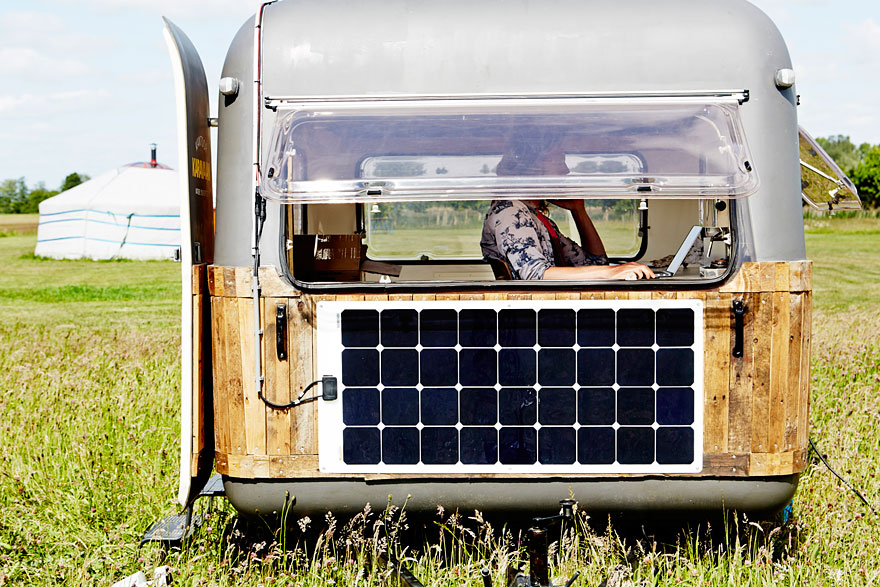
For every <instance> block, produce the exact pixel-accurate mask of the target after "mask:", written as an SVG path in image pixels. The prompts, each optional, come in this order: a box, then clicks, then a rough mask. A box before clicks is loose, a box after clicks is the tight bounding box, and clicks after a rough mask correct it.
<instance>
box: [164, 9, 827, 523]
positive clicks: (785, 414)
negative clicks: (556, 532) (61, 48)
mask: <svg viewBox="0 0 880 587" xmlns="http://www.w3.org/2000/svg"><path fill="white" fill-rule="evenodd" d="M168 28H169V32H170V35H171V37H173V38H174V40H175V42H176V44H177V46H178V47H182V46H185V45H187V43H188V41H186V40H185V36H184V35H183V34H182V33H181V32H180V31H179V29H176V28H175V27H173V25H171V24H170V23H169V25H168ZM183 53H186V51H183ZM188 60H191V58H188V57H186V56H184V57H183V59H182V61H183V62H184V63H186V62H187V61H188ZM195 60H196V61H197V57H196V58H195ZM185 68H186V65H184V69H185ZM790 76H791V62H790V59H789V56H788V52H787V49H786V46H785V43H784V42H783V40H782V38H781V36H780V34H779V32H778V30H777V29H776V27H775V26H774V25H773V23H772V22H771V21H770V20H769V19H768V18H767V17H766V16H765V15H764V14H763V13H762V12H761V11H759V10H758V9H757V8H755V7H754V6H752V5H751V4H749V3H747V2H745V1H738V0H733V1H730V0H724V1H705V0H700V1H695V0H671V1H669V2H662V3H658V2H651V1H648V0H625V1H621V2H607V1H575V0H556V1H549V2H547V1H542V2H533V1H529V0H512V1H511V0H503V1H502V0H483V1H480V2H458V1H453V2H443V3H433V4H431V3H415V2H401V1H397V2H381V3H379V2H372V3H367V2H350V1H340V2H325V1H321V2H317V1H311V0H307V1H294V0H286V1H281V2H275V3H269V4H265V5H263V6H262V8H261V10H260V12H259V13H258V14H257V15H256V16H255V18H254V19H252V20H251V21H249V22H247V23H245V25H244V26H243V27H242V28H241V29H240V31H239V33H238V34H237V36H236V37H235V39H234V41H233V43H232V45H231V47H230V49H229V53H228V55H227V59H226V63H225V66H224V69H223V80H221V96H220V100H219V113H218V124H219V132H218V137H219V140H218V155H217V167H218V169H217V171H216V174H215V177H216V236H215V238H214V240H213V257H212V258H211V257H206V256H205V255H202V257H201V258H200V259H199V258H198V254H199V253H200V252H201V251H202V250H203V249H205V247H204V243H201V242H200V243H199V245H198V246H195V245H193V251H194V253H193V255H192V256H193V260H192V264H191V267H192V268H190V265H187V266H185V267H184V271H185V273H186V272H189V271H191V272H192V274H191V277H192V279H191V282H192V283H191V287H192V289H191V291H190V290H186V291H185V293H184V296H185V300H186V303H185V306H189V310H185V312H184V335H183V336H184V338H187V336H188V333H189V332H192V333H193V336H192V338H191V340H190V343H189V344H190V345H191V355H185V357H184V360H185V364H187V363H186V361H190V362H189V363H188V364H190V365H192V366H193V367H192V369H191V370H190V369H186V370H185V371H186V373H188V374H189V373H190V372H191V375H185V377H184V378H185V380H187V378H188V381H189V383H188V384H186V381H185V385H184V392H183V396H184V397H183V400H182V403H183V406H184V410H183V416H182V419H183V420H184V422H183V426H182V428H183V434H182V441H183V443H182V444H183V446H182V450H181V453H182V470H181V493H180V499H181V501H182V502H184V503H185V502H187V501H188V500H189V499H190V497H191V496H192V494H193V492H194V490H197V489H198V485H199V480H200V479H202V478H204V475H205V474H206V473H208V472H210V469H211V465H212V463H213V466H214V467H215V469H216V470H217V471H218V472H220V473H222V474H223V479H224V485H225V488H226V492H227V495H228V497H229V499H230V501H231V502H232V503H233V505H235V507H236V508H238V509H239V510H241V511H248V512H257V511H259V512H270V511H277V510H279V509H280V508H281V507H282V506H283V505H284V503H285V499H286V498H285V495H288V492H289V495H291V496H294V498H295V503H294V508H295V509H296V510H297V511H302V512H317V511H327V510H332V511H334V512H336V511H343V512H355V511H359V510H360V509H361V508H362V507H363V505H364V504H365V503H366V502H373V503H377V502H384V501H385V500H386V499H387V496H388V495H389V494H390V495H393V499H394V500H395V501H396V502H402V501H403V500H404V499H406V498H407V496H408V495H410V496H411V497H410V498H409V501H408V505H407V507H408V508H412V509H421V510H429V509H434V508H435V507H436V505H438V504H442V505H444V506H445V507H447V508H449V507H459V508H465V509H468V508H478V509H480V510H512V511H513V510H526V511H534V510H552V509H556V507H557V504H558V502H559V500H560V499H561V498H565V497H568V496H569V494H572V495H573V497H574V498H576V499H577V500H578V501H579V502H580V503H581V504H582V506H583V507H585V508H587V509H601V510H675V509H688V510H711V509H719V508H737V509H746V510H771V509H774V508H778V507H780V506H782V505H784V504H785V503H787V502H788V500H789V499H791V497H792V495H793V493H794V491H795V489H796V486H797V479H798V475H799V474H800V472H802V471H803V470H804V468H805V462H806V450H807V440H808V436H807V430H808V404H809V349H810V345H809V338H810V296H811V283H810V264H809V261H807V260H806V254H805V248H804V236H803V221H802V213H801V177H800V166H799V153H798V126H797V114H796V102H797V96H796V92H795V87H794V86H793V85H792V82H793V80H791V79H790ZM184 78H186V76H185V75H184V76H181V77H180V79H181V80H182V81H181V86H180V87H183V86H184V85H185V84H184V81H183V80H184ZM180 87H179V92H180V91H181V90H180ZM179 96H180V94H179ZM180 112H181V115H180V116H182V117H184V119H185V117H186V114H185V113H183V111H182V110H181V111H180ZM182 120H183V119H182ZM522 129H526V130H525V131H523V130H522ZM189 132H190V135H188V138H187V141H188V142H189V143H194V144H195V142H194V139H193V138H192V136H191V135H192V133H193V132H194V131H192V130H190V131H189ZM517 132H520V133H521V134H522V133H525V135H526V139H527V140H534V141H536V142H540V141H541V140H544V139H545V138H546V137H547V136H548V134H551V135H553V136H554V137H555V138H554V139H553V140H555V141H556V142H557V143H558V144H561V145H562V148H563V149H564V150H565V152H566V163H567V165H568V167H569V168H570V169H571V170H572V171H571V173H570V174H568V175H567V176H565V177H546V176H529V175H528V174H520V176H514V177H503V176H501V175H499V174H497V173H495V166H497V164H498V162H499V160H500V159H501V158H502V157H503V156H504V151H505V149H506V148H507V147H506V145H509V143H510V141H511V140H512V139H511V136H512V135H514V134H516V133H517ZM529 133H531V134H529ZM560 137H561V138H560ZM191 155H192V154H191V153H190V154H189V155H186V157H187V159H186V161H185V162H184V163H185V167H188V168H190V170H191V172H192V173H191V176H192V178H195V179H196V180H198V181H201V182H202V183H204V182H205V181H207V182H208V185H209V187H210V180H211V177H210V175H211V174H210V169H209V168H208V170H207V173H206V172H205V169H204V166H203V165H202V164H201V163H199V164H197V163H196V159H198V157H194V156H191ZM208 161H210V158H208ZM197 172H198V173H197ZM192 178H191V182H192ZM206 178H207V179H206ZM187 188H188V189H190V190H192V189H195V188H192V187H191V186H187ZM190 193H194V192H192V191H191V192H190ZM201 193H202V194H204V190H203V191H202V192H201ZM208 193H210V192H208ZM542 198H549V199H558V200H564V199H572V198H587V199H589V200H590V202H592V204H591V205H590V206H591V207H590V208H589V209H590V210H591V214H592V215H593V217H594V219H597V224H600V225H601V224H602V223H601V222H599V220H598V216H597V215H602V214H604V216H603V218H604V219H605V220H607V226H608V227H609V229H608V230H609V232H608V233H607V234H608V235H611V233H613V232H614V228H613V227H615V226H616V227H617V230H618V232H620V233H621V234H623V235H624V237H623V240H622V241H621V242H622V244H620V245H619V247H618V248H619V250H618V249H615V251H616V252H615V251H611V250H609V255H610V256H612V257H616V258H617V259H618V260H621V261H626V260H638V261H641V262H647V261H648V260H652V259H659V258H662V257H664V256H670V255H672V254H674V253H676V252H677V250H678V249H679V248H680V247H682V250H683V251H684V250H687V251H690V253H689V263H688V265H687V267H686V268H685V269H683V270H681V271H680V272H679V273H677V274H676V275H675V276H673V277H672V278H670V279H666V280H643V281H621V280H613V279H612V280H593V281H579V282H573V281H562V282H555V283H552V284H550V283H548V282H546V281H540V280H538V281H529V280H505V279H501V278H500V277H502V276H501V275H500V274H499V273H497V272H493V268H492V267H490V266H489V264H487V263H486V261H485V260H483V259H482V258H481V256H480V254H479V246H478V243H479V238H480V229H479V224H480V220H481V216H482V213H483V212H484V211H485V210H486V209H487V208H488V206H489V202H490V200H493V199H542ZM474 202H478V204H474ZM475 210H476V212H475ZM193 214H194V216H195V215H199V214H201V215H202V216H204V215H205V214H207V212H205V211H202V212H193ZM468 214H470V215H471V220H470V221H469V222H470V224H467V222H465V221H466V220H467V217H468V216H467V215H468ZM474 215H476V217H477V219H476V220H473V217H474ZM560 218H561V217H560ZM621 219H622V220H621ZM560 221H562V220H560ZM615 223H616V224H615ZM204 224H207V223H204ZM460 224H467V226H466V227H464V228H462V227H461V226H460ZM603 226H604V225H603ZM695 226H696V227H698V228H697V229H696V230H695V231H694V230H693V229H694V227H695ZM602 230H604V229H603V228H602V226H600V232H602ZM468 231H470V232H468ZM210 232H211V231H210V230H208V229H204V230H203V233H202V234H201V236H198V235H197V233H198V231H195V232H194V236H193V240H198V239H202V240H210V239H211V238H212V236H214V235H212V234H210ZM689 233H690V234H691V235H692V237H691V238H690V240H688V239H685V242H684V243H683V242H682V238H683V237H684V236H685V235H687V234H689ZM605 234H606V233H603V238H605ZM405 235H410V237H409V238H410V240H409V241H407V242H404V241H406V239H405V238H404V236H405ZM444 237H448V238H449V240H450V241H453V240H456V239H458V241H461V243H458V244H456V245H455V246H450V245H449V243H446V242H443V239H444ZM608 238H610V239H612V240H613V236H609V237H608ZM458 241H456V242H458ZM614 246H615V247H617V246H618V245H614ZM456 247H459V248H456ZM208 248H209V249H210V247H208ZM255 259H256V260H257V264H258V271H256V270H255V269H254V267H255ZM614 260H615V259H614V258H613V259H612V261H614ZM496 269H497V268H496ZM496 276H497V277H498V278H496ZM208 308H209V309H208ZM184 347H185V349H186V347H187V344H186V343H185V344H184ZM209 365H210V368H209V367H208V366H209Z"/></svg>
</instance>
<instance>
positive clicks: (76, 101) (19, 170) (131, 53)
mask: <svg viewBox="0 0 880 587" xmlns="http://www.w3.org/2000/svg"><path fill="white" fill-rule="evenodd" d="M658 1H659V0H658ZM753 3H754V4H756V5H757V6H758V7H759V8H761V9H762V10H764V11H765V12H766V13H767V14H768V15H769V16H770V17H771V18H772V19H773V20H774V22H776V25H777V26H778V27H779V29H780V30H781V31H782V34H783V36H784V37H785V39H786V41H787V43H788V47H789V52H790V53H791V56H792V61H793V63H794V68H795V71H796V74H797V88H798V93H799V94H800V95H801V106H800V108H799V116H800V122H801V124H803V125H804V126H805V127H806V128H807V129H808V130H809V131H810V132H811V134H813V135H814V136H827V135H830V134H838V133H839V134H844V135H849V136H850V137H851V138H852V140H853V141H854V142H856V143H861V142H869V143H872V144H877V143H880V112H878V109H880V77H878V75H877V74H878V72H880V1H877V0H837V1H836V2H835V1H832V0H755V1H754V2H753ZM256 5H257V2H256V1H254V0H30V1H28V2H14V1H12V0H0V80H3V83H2V85H0V180H3V179H8V178H17V177H25V179H26V181H27V183H28V185H31V186H32V185H34V184H36V183H37V182H39V181H44V182H45V183H46V185H47V186H48V187H50V188H52V187H57V186H58V185H59V184H60V183H61V181H62V179H63V178H64V176H65V175H67V174H68V173H70V172H72V171H79V172H82V173H87V174H89V175H92V176H95V175H98V174H100V173H101V172H103V171H106V170H108V169H112V168H114V167H117V166H119V165H121V164H124V163H129V162H132V161H142V160H145V159H148V158H149V144H150V143H151V142H153V141H155V142H156V143H158V145H159V160H160V161H161V162H163V163H166V164H169V165H171V166H173V167H176V162H177V142H176V122H175V110H174V88H173V83H172V79H171V66H170V61H169V58H168V55H167V52H166V49H165V42H164V40H163V37H162V20H161V16H163V15H164V16H168V17H169V18H171V19H172V20H173V21H174V22H175V23H176V24H178V25H179V26H180V27H181V28H182V29H183V30H184V31H186V33H187V34H188V35H189V37H190V38H191V39H192V41H193V43H194V44H195V45H196V47H197V48H198V50H199V52H200V54H201V57H202V60H203V62H204V65H205V71H206V74H207V77H208V83H209V85H210V86H211V98H212V101H213V100H215V99H216V96H215V94H216V93H217V89H216V88H217V82H218V80H219V78H220V70H221V67H222V63H223V59H224V58H225V55H226V49H227V48H228V46H229V42H230V41H231V40H232V37H233V36H234V34H235V32H236V31H237V30H238V28H239V27H240V26H241V25H242V23H244V21H245V20H246V19H247V18H248V17H249V16H250V15H251V14H253V12H254V9H255V7H256ZM215 111H216V106H215V105H214V104H212V112H215Z"/></svg>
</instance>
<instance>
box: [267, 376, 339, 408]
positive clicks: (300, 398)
mask: <svg viewBox="0 0 880 587" xmlns="http://www.w3.org/2000/svg"><path fill="white" fill-rule="evenodd" d="M322 381H323V379H317V380H315V381H312V382H311V383H309V384H308V385H306V386H305V387H304V388H303V390H302V391H301V392H299V395H298V396H297V398H296V399H295V400H293V401H292V402H290V403H286V404H276V403H273V402H271V401H269V400H267V399H266V398H265V397H264V396H263V390H262V389H261V390H260V391H259V392H257V396H258V397H259V398H260V399H261V400H263V403H264V404H266V405H267V406H269V407H270V408H275V409H276V410H286V409H287V408H292V407H294V406H298V405H300V404H304V403H306V402H311V401H315V400H316V399H318V398H319V397H320V396H317V395H313V396H312V397H307V398H305V399H303V396H304V395H305V394H306V392H308V391H309V390H310V389H311V388H313V387H315V386H316V385H318V384H319V383H321V382H322Z"/></svg>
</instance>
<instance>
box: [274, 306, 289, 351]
mask: <svg viewBox="0 0 880 587" xmlns="http://www.w3.org/2000/svg"><path fill="white" fill-rule="evenodd" d="M275 353H276V354H277V355H278V360H279V361H284V360H286V359H287V304H278V305H276V306H275Z"/></svg>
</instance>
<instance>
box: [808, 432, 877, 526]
mask: <svg viewBox="0 0 880 587" xmlns="http://www.w3.org/2000/svg"><path fill="white" fill-rule="evenodd" d="M810 448H812V449H813V452H814V453H816V456H817V457H819V460H820V461H822V464H824V465H825V466H826V467H828V470H829V471H831V473H832V474H833V475H834V476H835V477H837V478H838V479H840V481H841V482H842V483H843V484H844V485H846V486H847V487H849V489H850V491H852V492H853V493H855V494H856V497H858V498H859V499H860V500H862V503H864V504H865V505H866V506H868V507H869V508H870V509H871V511H872V512H874V513H876V511H875V510H874V506H872V505H871V504H870V503H868V500H867V499H865V496H863V495H862V494H861V493H860V492H859V490H858V489H856V488H855V487H853V486H852V485H850V484H849V482H847V480H846V479H844V478H843V477H841V476H840V475H839V474H838V473H837V471H835V470H834V469H832V468H831V465H829V464H828V461H826V460H825V457H823V456H822V453H821V452H819V449H818V448H817V447H816V443H815V442H813V439H812V438H810Z"/></svg>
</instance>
